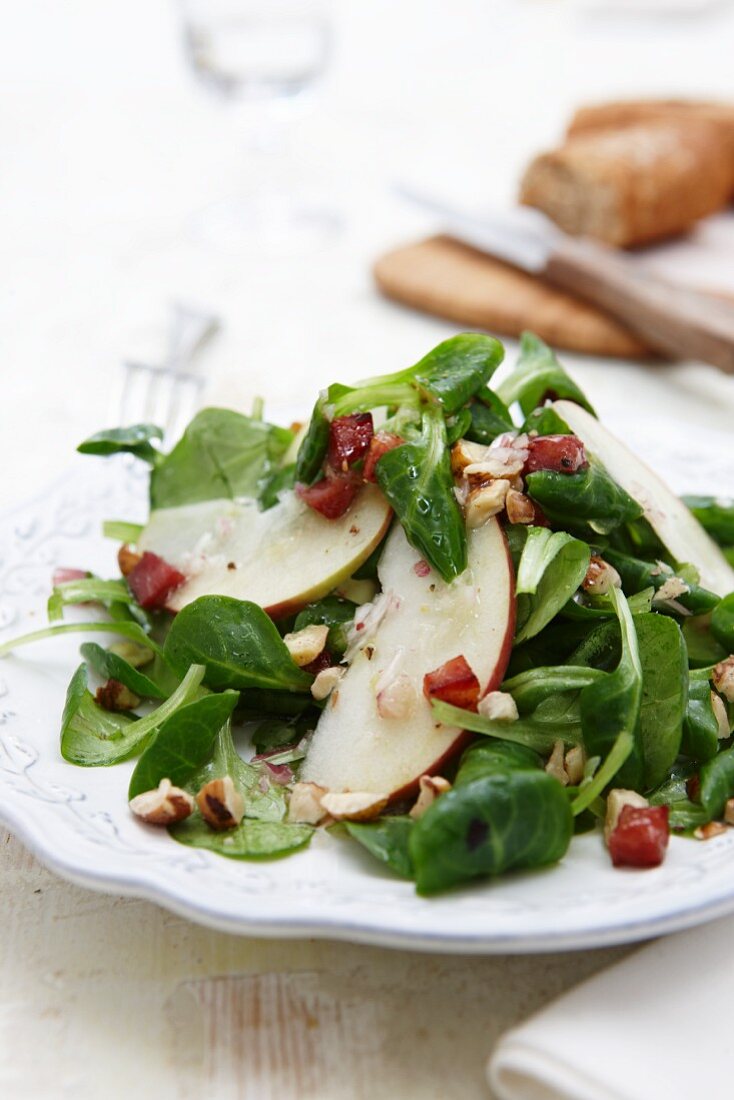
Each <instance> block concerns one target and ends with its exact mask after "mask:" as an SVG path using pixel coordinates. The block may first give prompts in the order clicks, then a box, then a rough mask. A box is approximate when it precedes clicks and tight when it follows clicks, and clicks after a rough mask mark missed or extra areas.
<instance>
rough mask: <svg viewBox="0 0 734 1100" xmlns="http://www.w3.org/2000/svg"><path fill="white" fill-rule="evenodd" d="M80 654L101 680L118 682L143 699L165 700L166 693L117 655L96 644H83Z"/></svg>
mask: <svg viewBox="0 0 734 1100" xmlns="http://www.w3.org/2000/svg"><path fill="white" fill-rule="evenodd" d="M81 654H82V657H83V658H84V660H85V661H86V662H87V664H88V665H89V667H90V668H91V669H92V670H93V671H94V672H96V673H97V675H98V676H99V677H100V678H101V679H103V680H119V681H120V683H121V684H124V685H125V687H126V688H129V689H130V691H132V692H134V693H135V695H140V696H142V697H143V698H144V699H165V698H166V692H165V691H162V690H161V688H160V687H159V686H158V684H156V683H154V682H153V680H151V679H150V677H149V676H146V675H145V674H144V673H143V672H139V671H138V669H136V668H134V667H133V666H132V665H131V664H129V663H128V662H127V661H126V660H125V659H124V658H123V657H120V656H119V655H118V654H117V653H112V652H111V651H110V650H109V649H103V648H102V646H101V645H97V643H96V642H84V643H83V644H82V646H81Z"/></svg>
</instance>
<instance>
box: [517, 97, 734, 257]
mask: <svg viewBox="0 0 734 1100" xmlns="http://www.w3.org/2000/svg"><path fill="white" fill-rule="evenodd" d="M731 193H732V166H731V161H730V157H729V155H728V149H727V147H726V146H725V145H723V144H722V141H721V130H720V127H719V126H717V125H715V124H713V123H711V122H709V121H704V120H701V119H691V120H689V121H687V122H651V123H646V124H638V125H631V124H630V125H627V126H622V127H617V128H601V129H590V130H588V131H587V132H581V133H579V132H578V131H577V134H576V136H574V137H572V139H571V140H570V141H568V142H567V143H566V144H565V145H564V146H562V147H561V148H560V149H556V150H553V151H551V152H548V153H543V154H541V155H540V156H538V157H536V158H535V160H533V161H532V162H531V164H530V165H529V167H528V169H527V171H526V172H525V175H524V177H523V180H522V184H521V189H520V201H521V202H523V203H525V204H526V205H528V206H534V207H537V208H538V209H539V210H542V211H543V212H544V213H545V214H547V215H548V216H549V217H550V218H552V219H553V221H555V222H556V223H557V224H558V225H559V226H560V227H561V228H562V229H564V230H565V231H566V232H567V233H571V234H573V235H574V236H590V237H595V238H597V239H599V240H602V241H606V242H607V243H608V244H611V245H615V246H618V247H630V246H634V245H639V244H645V243H647V242H648V241H654V240H660V239H662V238H665V237H672V236H676V235H677V234H679V233H682V232H684V231H685V230H686V229H688V228H690V226H691V225H693V223H694V222H696V221H697V220H698V219H699V218H703V217H706V216H707V215H709V214H712V213H714V212H715V211H716V210H720V209H721V208H722V207H723V206H725V205H726V203H727V201H728V199H729V196H730V195H731Z"/></svg>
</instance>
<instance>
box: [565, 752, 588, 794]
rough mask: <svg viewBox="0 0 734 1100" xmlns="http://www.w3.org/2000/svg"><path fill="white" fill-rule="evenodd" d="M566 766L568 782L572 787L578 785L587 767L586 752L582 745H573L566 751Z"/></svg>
mask: <svg viewBox="0 0 734 1100" xmlns="http://www.w3.org/2000/svg"><path fill="white" fill-rule="evenodd" d="M564 767H565V769H566V775H567V776H568V782H569V783H570V784H571V786H572V787H578V785H579V783H580V782H581V780H582V779H583V778H584V768H585V767H586V753H585V752H584V750H583V748H582V747H581V745H572V746H571V748H570V749H569V750H568V752H567V753H566V759H565V760H564Z"/></svg>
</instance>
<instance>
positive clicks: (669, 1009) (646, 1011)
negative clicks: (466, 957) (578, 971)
mask: <svg viewBox="0 0 734 1100" xmlns="http://www.w3.org/2000/svg"><path fill="white" fill-rule="evenodd" d="M733 999H734V918H732V917H727V918H725V919H723V920H719V921H716V922H715V923H713V924H706V925H703V926H701V927H700V928H696V929H694V930H692V931H690V932H682V933H679V934H678V935H675V936H670V937H668V938H667V939H662V940H658V941H657V942H655V943H653V944H650V945H649V946H647V947H644V948H642V949H641V950H640V951H636V952H634V953H633V954H632V955H630V956H629V957H628V958H626V959H625V960H624V961H623V962H621V963H618V964H617V965H615V966H612V967H610V969H609V970H605V971H604V972H603V973H601V974H597V975H596V976H595V977H593V978H591V979H589V980H588V981H586V982H584V983H583V984H582V985H580V986H578V988H576V989H574V990H573V991H572V992H570V993H566V994H564V995H563V996H562V997H560V998H559V999H558V1000H557V1001H555V1002H554V1003H553V1004H551V1005H549V1006H548V1007H547V1008H544V1009H543V1010H542V1011H541V1012H538V1013H537V1014H536V1015H535V1016H533V1017H531V1019H530V1020H528V1021H527V1022H526V1023H524V1024H522V1025H520V1027H517V1028H514V1029H513V1030H512V1031H509V1032H508V1033H507V1034H506V1035H505V1036H504V1037H503V1038H502V1039H501V1040H500V1042H499V1043H498V1045H497V1047H496V1048H495V1051H494V1053H493V1055H492V1057H491V1058H490V1061H489V1065H488V1067H487V1073H488V1079H489V1083H490V1086H491V1088H492V1090H493V1092H494V1094H495V1096H496V1097H497V1098H498V1100H659V1098H663V1097H664V1098H665V1100H691V1098H695V1097H700V1098H702V1100H709V1098H710V1097H714V1096H723V1095H725V1094H726V1092H727V1091H729V1089H728V1085H727V1082H728V1081H730V1080H731V1072H732V1068H734V1012H733V1011H732V1003H733Z"/></svg>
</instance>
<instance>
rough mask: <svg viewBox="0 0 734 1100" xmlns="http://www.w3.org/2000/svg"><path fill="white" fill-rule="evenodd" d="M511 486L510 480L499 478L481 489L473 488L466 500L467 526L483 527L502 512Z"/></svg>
mask: <svg viewBox="0 0 734 1100" xmlns="http://www.w3.org/2000/svg"><path fill="white" fill-rule="evenodd" d="M509 488H510V483H509V481H507V480H505V479H504V478H498V479H497V480H496V481H491V482H490V483H489V485H485V486H484V487H483V488H481V489H473V490H472V491H471V492H470V493H469V496H468V498H467V502H466V523H467V526H468V527H483V526H484V524H485V523H486V522H487V520H489V519H490V518H491V517H492V516H496V515H497V514H498V513H499V512H501V511H502V509H503V508H504V506H505V498H506V496H507V493H508V491H509Z"/></svg>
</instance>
